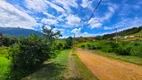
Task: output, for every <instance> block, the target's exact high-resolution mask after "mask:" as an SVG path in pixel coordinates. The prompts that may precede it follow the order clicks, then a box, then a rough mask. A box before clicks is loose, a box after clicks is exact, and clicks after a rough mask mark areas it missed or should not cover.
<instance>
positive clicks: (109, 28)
mask: <svg viewBox="0 0 142 80" xmlns="http://www.w3.org/2000/svg"><path fill="white" fill-rule="evenodd" d="M111 29H114V27H108V26H104V30H111Z"/></svg>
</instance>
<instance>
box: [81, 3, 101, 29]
mask: <svg viewBox="0 0 142 80" xmlns="http://www.w3.org/2000/svg"><path fill="white" fill-rule="evenodd" d="M101 2H102V0H100V1H99V2H98V4H97V6H96V7H95V8H94V11H93V12H92V14H91V16H90V17H89V19H88V20H87V23H88V21H89V20H90V19H91V18H92V17H93V15H94V13H95V12H96V10H97V9H98V7H99V5H100V4H101ZM81 22H82V20H81ZM81 22H80V23H81ZM81 24H82V23H81ZM84 28H85V27H83V28H82V29H84Z"/></svg>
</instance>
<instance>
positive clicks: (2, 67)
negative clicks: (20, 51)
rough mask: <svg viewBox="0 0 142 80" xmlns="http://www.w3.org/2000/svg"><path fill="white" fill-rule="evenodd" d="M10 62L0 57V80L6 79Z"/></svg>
mask: <svg viewBox="0 0 142 80" xmlns="http://www.w3.org/2000/svg"><path fill="white" fill-rule="evenodd" d="M9 65H10V61H9V60H8V59H6V58H5V57H0V80H5V79H6V78H7V73H8V71H9Z"/></svg>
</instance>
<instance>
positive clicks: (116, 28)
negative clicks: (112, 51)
mask: <svg viewBox="0 0 142 80" xmlns="http://www.w3.org/2000/svg"><path fill="white" fill-rule="evenodd" d="M117 43H118V33H117V28H116V44H117Z"/></svg>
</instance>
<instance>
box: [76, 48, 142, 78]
mask: <svg viewBox="0 0 142 80" xmlns="http://www.w3.org/2000/svg"><path fill="white" fill-rule="evenodd" d="M76 54H77V55H78V56H79V58H80V59H81V60H82V62H83V63H84V64H85V65H86V66H87V67H88V68H89V69H90V70H91V71H92V72H93V73H94V75H96V76H97V77H98V78H99V79H100V80H142V66H138V65H135V64H131V63H127V62H124V61H119V60H114V59H109V58H106V57H103V56H100V55H97V54H93V53H92V52H91V51H86V50H81V49H76Z"/></svg>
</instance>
